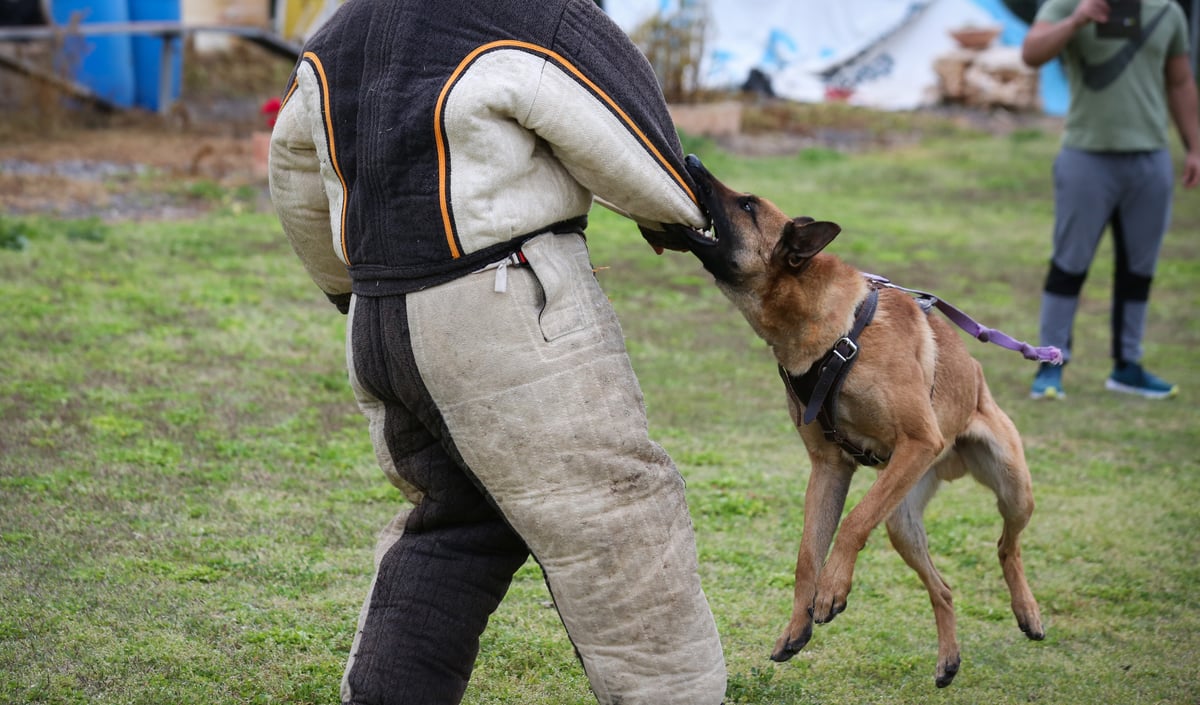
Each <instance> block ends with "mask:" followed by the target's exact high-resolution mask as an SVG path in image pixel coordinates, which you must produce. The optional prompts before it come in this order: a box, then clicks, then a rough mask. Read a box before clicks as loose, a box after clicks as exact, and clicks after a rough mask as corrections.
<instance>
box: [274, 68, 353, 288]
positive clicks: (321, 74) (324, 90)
mask: <svg viewBox="0 0 1200 705" xmlns="http://www.w3.org/2000/svg"><path fill="white" fill-rule="evenodd" d="M304 59H305V60H307V61H308V62H309V63H310V64H312V67H313V69H314V70H315V71H316V72H317V77H318V78H319V79H320V81H321V101H322V103H321V113H322V116H323V118H324V122H325V139H326V141H327V142H328V144H329V161H330V162H331V163H332V165H333V172H334V173H335V174H337V177H338V182H339V183H341V185H342V214H341V232H340V233H339V235H340V237H341V241H342V259H343V260H344V261H345V262H346V265H347V266H349V265H350V253H349V252H348V251H347V249H346V208H347V205H348V203H349V201H350V190H349V189H348V188H346V178H345V177H344V176H342V167H341V165H339V164H338V159H337V146H336V145H335V144H334V139H333V122H332V120H333V116H332V110H331V108H330V104H329V79H328V77H326V75H325V67H324V66H323V65H322V64H321V59H320V57H318V56H317V55H316V54H314V53H313V52H311V51H306V52H304ZM293 90H294V87H293ZM289 95H290V92H289Z"/></svg>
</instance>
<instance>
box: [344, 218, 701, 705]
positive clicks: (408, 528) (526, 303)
mask: <svg viewBox="0 0 1200 705" xmlns="http://www.w3.org/2000/svg"><path fill="white" fill-rule="evenodd" d="M523 252H524V253H525V255H526V257H527V258H528V260H529V266H521V267H509V268H507V269H506V270H505V271H504V272H503V275H500V274H499V272H498V271H497V270H487V271H484V272H480V273H476V274H472V275H468V276H465V277H462V278H460V279H457V280H455V281H452V282H450V283H448V284H444V285H441V286H437V287H433V288H430V289H427V290H424V291H420V292H416V293H413V294H409V295H407V296H404V297H386V298H380V299H373V298H366V297H356V298H355V301H354V303H353V310H352V313H351V316H352V318H351V321H350V324H349V328H350V330H349V334H348V341H347V357H348V360H349V363H350V366H351V368H350V369H351V381H352V384H353V386H354V388H355V392H356V395H357V397H358V400H359V404H360V407H361V408H362V410H363V412H364V413H365V414H366V416H367V418H368V419H369V421H370V428H371V436H372V439H373V441H374V444H375V449H376V454H377V456H378V457H379V460H380V463H381V465H382V466H383V469H384V471H385V472H386V473H387V474H388V476H389V477H390V478H392V480H393V482H394V483H395V484H397V486H399V487H400V488H401V489H402V490H404V491H405V493H406V494H407V495H408V496H409V497H410V498H411V499H413V500H414V502H415V503H416V504H415V507H414V508H413V509H412V511H411V513H407V512H405V513H402V514H401V515H400V516H399V517H397V519H396V520H395V521H393V522H392V523H391V524H390V525H389V527H388V528H387V530H385V532H384V533H383V534H382V535H381V538H380V545H379V548H378V550H377V551H376V559H377V571H376V575H375V579H374V581H373V583H372V588H371V594H370V595H369V596H368V598H367V601H366V603H365V604H364V606H363V612H362V614H361V615H360V620H359V632H358V634H357V635H356V638H355V641H354V646H353V648H352V653H351V656H350V661H349V664H348V665H347V670H346V676H345V679H344V681H343V690H342V698H343V700H344V701H345V702H356V703H357V702H394V703H422V704H423V705H424V704H433V705H437V704H439V703H456V702H458V701H459V700H460V699H461V696H462V691H463V689H465V687H466V682H467V679H468V678H469V676H470V670H471V665H472V664H473V662H474V658H475V655H476V652H477V649H478V638H479V635H480V634H481V633H482V631H483V629H484V627H485V626H486V623H487V617H488V615H489V614H490V613H491V612H492V610H494V609H495V607H496V606H497V605H498V604H499V601H500V599H501V598H502V597H503V594H504V591H505V590H507V587H508V584H509V581H510V579H511V576H512V573H513V572H514V571H515V570H516V569H517V568H518V567H520V565H521V564H522V563H523V562H524V560H525V557H526V555H528V553H529V552H531V553H532V554H533V556H534V557H535V558H536V559H537V560H538V562H539V563H540V564H541V567H542V569H543V571H544V573H545V576H546V581H547V584H548V586H549V588H550V590H551V593H552V594H553V597H554V602H555V605H556V607H557V608H558V611H559V614H560V615H561V617H562V620H563V624H564V625H565V626H566V629H567V632H568V635H569V636H570V638H571V641H572V642H573V643H574V645H575V647H576V649H577V651H578V653H579V656H580V658H581V660H582V662H583V666H584V669H585V671H586V673H587V676H588V679H589V681H590V683H591V686H592V689H593V691H594V693H595V695H596V697H597V699H598V700H599V701H600V703H603V704H606V705H608V704H613V705H615V704H616V703H621V704H622V705H674V704H677V705H684V704H687V705H705V704H711V705H715V704H716V703H719V702H720V701H721V699H722V697H723V696H724V691H725V666H724V660H723V657H722V652H721V645H720V641H719V639H718V636H717V632H716V627H715V624H714V621H713V617H712V613H711V611H710V610H709V607H708V603H707V601H706V599H705V596H704V593H703V592H702V590H701V587H700V581H699V576H698V562H697V556H696V547H695V538H694V534H693V529H692V524H691V519H690V517H689V514H688V510H687V506H686V503H685V501H684V491H683V480H682V478H681V477H680V475H679V473H678V472H677V470H676V469H675V466H674V464H673V463H672V462H671V459H670V458H669V457H668V456H667V454H666V453H665V452H664V451H663V450H662V448H660V447H659V446H658V445H657V444H655V443H653V442H652V441H651V440H650V439H649V437H648V434H647V422H646V416H645V408H644V402H643V398H642V395H641V390H640V388H639V386H638V383H637V379H636V378H635V377H634V373H633V370H632V368H631V367H630V364H629V359H628V356H627V354H626V351H625V346H624V339H623V337H622V333H621V329H620V326H619V325H618V323H617V320H616V317H615V314H614V312H613V310H612V306H611V304H610V303H609V301H608V299H607V297H606V296H605V295H604V292H603V291H601V289H600V287H599V285H598V284H597V282H596V280H595V277H594V275H593V274H592V270H591V264H590V261H589V258H588V252H587V248H586V245H585V243H584V240H583V238H582V236H580V235H577V234H567V235H554V234H546V235H541V236H538V237H536V238H534V239H532V240H530V241H529V242H527V243H526V244H525V246H524V247H523ZM498 276H501V278H502V280H506V281H505V285H504V289H505V291H503V292H497V291H496V288H498V287H497V282H498V280H497V277H498Z"/></svg>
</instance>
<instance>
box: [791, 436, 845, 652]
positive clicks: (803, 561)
mask: <svg viewBox="0 0 1200 705" xmlns="http://www.w3.org/2000/svg"><path fill="white" fill-rule="evenodd" d="M829 456H830V457H828V458H822V457H820V456H818V455H816V454H812V453H810V454H809V458H810V459H811V461H812V471H811V473H809V479H808V486H807V487H806V488H805V490H804V529H803V531H802V533H801V536H800V550H799V552H798V554H797V556H796V585H795V588H794V591H793V594H792V616H791V619H790V620H788V625H787V627H786V628H785V629H784V631H783V634H782V635H780V637H779V639H778V640H777V641H776V642H775V648H774V650H773V651H772V652H771V660H772V661H779V662H782V661H787V660H788V659H790V658H791V657H793V656H795V655H796V653H797V652H798V651H800V650H801V649H803V648H804V646H805V645H806V644H807V643H808V641H809V639H811V638H812V631H813V599H814V598H815V597H816V594H817V579H818V578H819V577H820V575H821V566H822V565H823V564H824V562H825V556H826V554H828V553H829V546H830V544H831V543H833V534H834V531H835V530H836V529H837V525H838V521H839V520H840V519H841V517H842V509H843V508H844V507H845V506H846V495H847V493H848V492H849V490H850V480H851V478H853V477H854V470H855V466H854V465H853V463H850V462H848V461H847V460H845V459H844V458H842V457H841V453H840V452H839V451H833V452H830V453H829Z"/></svg>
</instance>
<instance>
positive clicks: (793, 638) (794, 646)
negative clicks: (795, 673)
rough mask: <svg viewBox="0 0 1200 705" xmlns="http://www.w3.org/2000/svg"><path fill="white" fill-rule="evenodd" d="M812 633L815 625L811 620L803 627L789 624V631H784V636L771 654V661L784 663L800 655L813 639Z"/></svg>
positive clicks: (776, 643) (777, 642)
mask: <svg viewBox="0 0 1200 705" xmlns="http://www.w3.org/2000/svg"><path fill="white" fill-rule="evenodd" d="M812 633H813V625H812V620H811V619H810V620H808V621H807V622H805V623H804V624H803V625H802V626H801V625H792V624H788V627H787V629H785V630H784V631H783V635H782V636H780V637H779V640H778V641H776V642H775V650H774V651H772V652H771V660H772V661H775V662H777V663H783V662H784V661H787V660H788V659H790V658H791V657H793V656H795V655H796V654H798V653H800V650H801V649H803V648H804V647H805V646H806V645H807V644H808V641H809V640H810V639H812Z"/></svg>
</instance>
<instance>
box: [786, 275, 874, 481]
mask: <svg viewBox="0 0 1200 705" xmlns="http://www.w3.org/2000/svg"><path fill="white" fill-rule="evenodd" d="M878 304H879V291H878V290H876V289H874V288H872V289H871V291H870V293H869V294H867V298H865V299H863V301H862V303H861V304H859V306H858V310H857V311H856V312H855V316H854V324H853V325H852V326H851V328H850V331H849V332H848V333H846V335H844V336H843V337H842V338H840V339H839V340H838V341H837V342H836V343H834V344H833V348H831V349H830V351H829V352H828V353H826V354H825V357H823V358H821V359H820V360H818V361H817V362H816V363H814V364H813V366H812V367H810V368H809V369H808V371H807V372H805V373H804V374H802V375H797V376H792V375H789V374H788V372H787V370H785V369H784V368H783V365H780V366H779V375H780V377H782V378H783V383H784V385H785V386H786V387H787V389H788V393H790V394H792V395H793V396H794V397H795V399H796V401H798V402H799V403H800V405H801V406H802V407H803V408H804V415H803V419H802V421H803V423H805V424H810V423H812V422H813V421H814V420H816V421H819V422H820V424H821V429H822V430H823V431H824V432H825V439H826V440H828V441H830V442H831V443H836V444H837V445H838V446H839V447H841V449H842V450H844V451H846V453H848V454H849V455H850V456H851V457H853V458H854V459H855V461H857V462H858V463H859V464H861V465H867V466H875V465H880V464H882V463H885V462H887V459H886V458H880V457H879V456H877V455H875V454H874V453H873V452H871V451H868V450H864V449H863V448H860V447H859V446H858V445H857V444H855V443H853V442H851V441H850V440H849V439H848V438H846V437H845V436H843V435H842V434H841V433H840V432H839V431H838V430H837V426H836V420H837V398H838V394H839V393H840V392H841V389H842V384H843V383H844V382H845V381H846V375H847V374H848V373H849V372H850V368H851V367H853V366H854V361H855V360H857V359H858V337H859V336H860V335H861V334H862V332H863V329H864V328H866V327H867V326H868V325H869V324H870V323H871V321H872V320H873V319H874V318H875V309H876V308H877V306H878Z"/></svg>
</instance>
